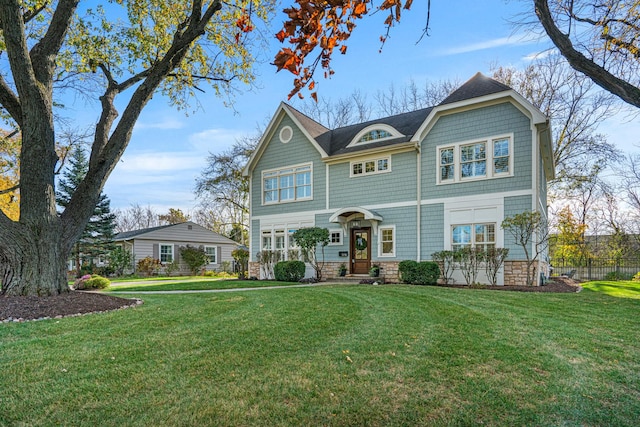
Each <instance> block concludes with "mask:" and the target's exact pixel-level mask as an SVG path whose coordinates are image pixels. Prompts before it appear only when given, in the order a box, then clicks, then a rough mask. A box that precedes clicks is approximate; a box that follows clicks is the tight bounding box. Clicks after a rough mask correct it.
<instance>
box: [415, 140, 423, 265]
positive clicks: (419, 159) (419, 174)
mask: <svg viewBox="0 0 640 427" xmlns="http://www.w3.org/2000/svg"><path fill="white" fill-rule="evenodd" d="M416 159H417V163H418V164H417V165H416V189H417V191H416V193H417V194H416V234H417V239H418V244H417V251H416V257H417V259H416V261H417V262H420V258H421V257H422V250H421V248H422V232H421V228H420V224H421V223H422V220H421V215H422V206H421V199H422V150H421V148H420V142H416Z"/></svg>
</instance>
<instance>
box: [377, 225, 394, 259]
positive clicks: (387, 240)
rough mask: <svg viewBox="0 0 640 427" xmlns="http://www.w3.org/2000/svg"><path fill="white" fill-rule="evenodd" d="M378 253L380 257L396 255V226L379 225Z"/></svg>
mask: <svg viewBox="0 0 640 427" xmlns="http://www.w3.org/2000/svg"><path fill="white" fill-rule="evenodd" d="M379 239H380V246H379V253H378V256H380V257H394V256H396V228H395V227H380V229H379Z"/></svg>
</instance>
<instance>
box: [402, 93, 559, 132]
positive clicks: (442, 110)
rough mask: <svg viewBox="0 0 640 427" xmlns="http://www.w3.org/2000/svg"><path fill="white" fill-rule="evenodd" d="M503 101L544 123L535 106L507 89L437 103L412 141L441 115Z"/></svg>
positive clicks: (542, 115)
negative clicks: (461, 99)
mask: <svg viewBox="0 0 640 427" xmlns="http://www.w3.org/2000/svg"><path fill="white" fill-rule="evenodd" d="M505 101H509V102H511V103H512V104H513V105H514V106H515V107H516V108H518V109H519V110H520V111H522V112H523V113H524V114H525V115H526V116H528V117H529V118H531V120H532V121H533V124H540V123H546V122H547V117H546V116H545V115H544V114H542V112H541V111H540V110H539V109H538V108H536V107H535V106H534V105H533V104H531V103H530V102H529V101H527V99H526V98H524V97H523V96H522V95H520V94H519V93H518V92H516V91H514V90H508V91H504V92H497V93H492V94H490V95H485V96H481V97H478V98H470V99H465V100H463V101H458V102H453V103H451V104H445V105H439V106H437V107H435V108H434V109H433V110H431V112H430V113H429V115H428V116H427V118H426V119H425V120H424V122H423V123H422V125H421V126H420V127H419V128H418V130H417V131H416V133H415V134H414V135H413V138H412V139H411V140H412V141H414V142H416V143H419V142H420V141H422V140H423V139H424V138H425V137H426V136H427V134H428V133H429V131H430V130H431V128H432V127H433V126H434V125H435V123H436V122H437V121H438V118H439V117H440V116H441V115H445V114H453V113H458V112H461V111H468V110H475V109H477V108H481V107H486V106H490V105H496V104H500V103H503V102H505Z"/></svg>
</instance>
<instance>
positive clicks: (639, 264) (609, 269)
mask: <svg viewBox="0 0 640 427" xmlns="http://www.w3.org/2000/svg"><path fill="white" fill-rule="evenodd" d="M551 265H552V266H553V273H552V275H553V276H571V275H572V274H573V278H574V279H579V280H628V279H631V278H632V277H633V276H634V275H635V274H636V273H638V272H640V258H619V259H603V258H589V259H586V260H581V261H566V260H563V259H560V260H553V261H551Z"/></svg>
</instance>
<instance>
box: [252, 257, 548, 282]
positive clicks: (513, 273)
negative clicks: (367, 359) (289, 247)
mask: <svg viewBox="0 0 640 427" xmlns="http://www.w3.org/2000/svg"><path fill="white" fill-rule="evenodd" d="M342 264H345V265H346V264H347V263H345V262H343V261H327V262H325V263H324V268H323V269H322V278H323V280H325V281H329V280H332V279H335V278H338V277H340V266H341V265H342ZM374 264H375V265H378V266H380V277H381V278H384V280H385V282H386V283H400V276H399V272H398V265H399V264H400V262H399V261H376V262H372V263H371V265H374ZM537 267H539V268H536V272H535V274H536V275H537V277H536V279H538V278H539V276H540V273H539V272H540V271H542V272H545V271H546V269H547V264H546V263H541V262H539V263H538V265H537ZM347 268H348V267H347ZM503 268H504V285H505V286H524V285H526V283H527V262H526V261H505V263H504V267H503ZM347 274H349V273H348V270H347ZM249 277H257V278H260V264H259V263H257V262H255V261H253V262H250V263H249ZM545 277H547V274H545ZM534 285H535V286H537V285H539V280H534Z"/></svg>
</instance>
